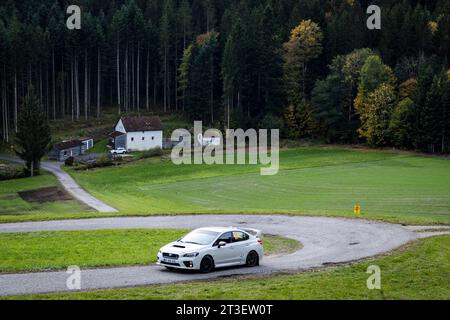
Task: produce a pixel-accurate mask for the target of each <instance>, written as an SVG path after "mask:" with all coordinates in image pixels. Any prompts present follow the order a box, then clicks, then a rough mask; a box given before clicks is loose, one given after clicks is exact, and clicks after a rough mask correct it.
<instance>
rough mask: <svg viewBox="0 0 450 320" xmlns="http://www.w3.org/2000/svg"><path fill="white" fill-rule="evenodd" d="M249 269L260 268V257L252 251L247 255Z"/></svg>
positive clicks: (246, 263)
mask: <svg viewBox="0 0 450 320" xmlns="http://www.w3.org/2000/svg"><path fill="white" fill-rule="evenodd" d="M245 265H246V266H247V267H256V266H259V256H258V254H257V253H256V252H255V251H250V252H249V253H248V255H247V260H246V262H245Z"/></svg>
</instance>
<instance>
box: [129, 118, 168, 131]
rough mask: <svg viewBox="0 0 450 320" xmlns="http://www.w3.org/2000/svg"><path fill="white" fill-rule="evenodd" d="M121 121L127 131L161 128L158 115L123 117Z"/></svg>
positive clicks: (157, 129)
mask: <svg viewBox="0 0 450 320" xmlns="http://www.w3.org/2000/svg"><path fill="white" fill-rule="evenodd" d="M122 123H123V126H124V127H125V130H126V131H127V132H137V131H160V130H162V124H161V120H160V119H159V117H123V118H122Z"/></svg>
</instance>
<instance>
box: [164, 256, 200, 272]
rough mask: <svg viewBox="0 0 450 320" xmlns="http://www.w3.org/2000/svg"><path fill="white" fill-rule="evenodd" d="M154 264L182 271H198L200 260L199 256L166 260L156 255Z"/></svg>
mask: <svg viewBox="0 0 450 320" xmlns="http://www.w3.org/2000/svg"><path fill="white" fill-rule="evenodd" d="M157 259H158V260H157V262H156V264H157V265H159V266H164V267H169V268H174V269H184V270H200V262H201V259H200V258H199V256H197V257H192V258H187V257H183V256H180V257H179V258H178V259H166V258H164V257H163V255H162V254H161V253H158V256H157Z"/></svg>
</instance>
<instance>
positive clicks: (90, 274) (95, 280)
mask: <svg viewBox="0 0 450 320" xmlns="http://www.w3.org/2000/svg"><path fill="white" fill-rule="evenodd" d="M230 225H233V226H242V227H253V228H257V229H261V230H263V232H264V233H265V234H273V235H280V236H284V237H288V238H292V239H296V240H298V241H300V242H302V244H303V249H302V250H299V251H297V252H294V253H292V254H288V255H278V256H272V257H267V258H265V259H264V260H263V261H262V263H261V266H260V267H257V268H233V269H226V270H219V271H217V272H213V273H211V274H206V275H205V274H199V273H185V272H169V271H166V270H165V269H164V268H161V267H159V266H156V265H150V266H141V267H120V268H109V269H90V270H82V272H81V288H82V290H90V289H105V288H117V287H127V286H142V285H151V284H162V283H174V282H180V281H192V280H200V279H211V278H220V277H229V276H234V275H245V274H252V275H258V274H260V275H267V274H271V273H274V272H281V271H294V272H295V271H302V270H307V269H310V268H318V267H325V266H329V265H333V264H340V263H346V262H352V261H357V260H360V259H364V258H368V257H371V256H375V255H379V254H382V253H386V252H388V251H391V250H394V249H396V248H398V247H400V246H402V245H404V244H406V243H408V242H410V241H412V240H415V239H418V238H420V237H422V236H423V233H418V232H415V230H411V229H409V228H406V227H402V226H400V225H393V224H386V223H378V222H371V221H365V220H351V219H343V218H323V217H320V218H319V217H299V216H293V217H290V216H270V215H263V216H253V215H217V216H213V215H205V216H167V217H136V218H134V217H128V218H127V217H125V218H104V219H87V220H66V221H45V222H44V221H43V222H25V223H10V224H0V232H32V231H49V230H51V231H55V230H98V229H141V228H178V229H194V228H198V227H205V226H230ZM68 277H69V275H68V274H67V273H66V272H65V271H57V272H40V273H25V274H2V275H0V295H14V294H27V293H44V292H59V291H68V289H67V287H66V280H67V278H68Z"/></svg>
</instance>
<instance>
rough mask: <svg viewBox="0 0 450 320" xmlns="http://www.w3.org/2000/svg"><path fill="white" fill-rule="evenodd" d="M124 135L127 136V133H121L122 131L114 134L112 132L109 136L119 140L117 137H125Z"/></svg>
mask: <svg viewBox="0 0 450 320" xmlns="http://www.w3.org/2000/svg"><path fill="white" fill-rule="evenodd" d="M124 134H125V133H123V132H120V131H114V132H111V133H110V134H109V136H110V137H111V138H117V137H120V136H123V135H124Z"/></svg>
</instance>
